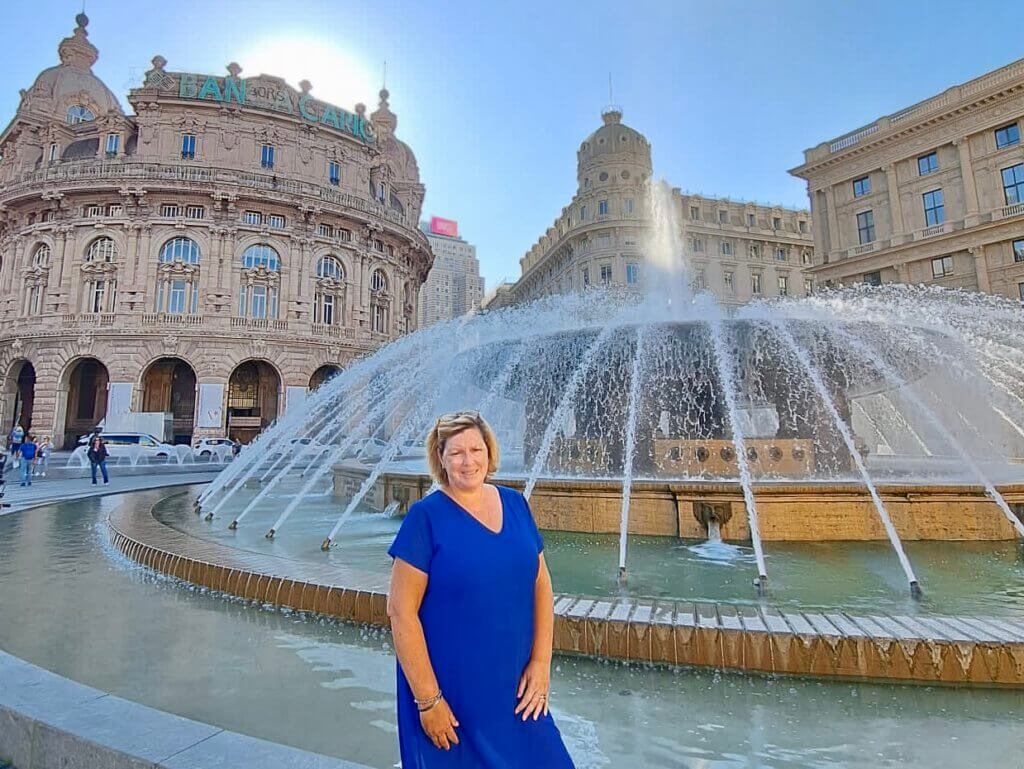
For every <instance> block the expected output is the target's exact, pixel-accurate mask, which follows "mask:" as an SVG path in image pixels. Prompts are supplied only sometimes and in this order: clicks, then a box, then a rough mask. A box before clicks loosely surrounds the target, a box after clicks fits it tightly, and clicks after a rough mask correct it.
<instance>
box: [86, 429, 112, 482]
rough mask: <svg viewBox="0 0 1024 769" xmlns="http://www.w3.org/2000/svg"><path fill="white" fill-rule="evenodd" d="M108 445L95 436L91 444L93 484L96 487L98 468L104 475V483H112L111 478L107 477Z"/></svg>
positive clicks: (90, 455)
mask: <svg viewBox="0 0 1024 769" xmlns="http://www.w3.org/2000/svg"><path fill="white" fill-rule="evenodd" d="M107 456H109V455H108V453H107V444H106V443H104V442H103V439H102V438H101V437H100V436H99V435H94V436H93V437H92V440H91V441H90V443H89V452H88V457H89V464H90V466H91V467H92V484H93V486H95V485H96V468H97V467H98V468H99V469H100V471H101V472H102V473H103V483H104V484H107V483H110V476H108V475H107Z"/></svg>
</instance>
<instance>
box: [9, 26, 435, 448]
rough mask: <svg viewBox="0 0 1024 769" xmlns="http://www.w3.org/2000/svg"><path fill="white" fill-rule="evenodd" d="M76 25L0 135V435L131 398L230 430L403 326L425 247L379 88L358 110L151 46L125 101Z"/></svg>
mask: <svg viewBox="0 0 1024 769" xmlns="http://www.w3.org/2000/svg"><path fill="white" fill-rule="evenodd" d="M76 20H77V27H76V29H75V30H74V32H73V34H72V35H71V36H70V37H68V38H66V39H65V40H63V41H62V42H61V43H60V46H59V48H58V53H59V57H60V64H59V65H57V66H54V67H50V68H49V69H46V70H44V71H43V72H42V73H41V74H40V75H39V76H38V77H37V78H36V80H35V82H34V83H33V84H32V85H31V87H29V88H28V89H27V90H24V91H22V92H21V94H22V96H21V102H20V105H19V107H18V110H17V114H16V115H15V116H14V118H13V119H12V121H11V122H10V124H9V125H8V126H7V127H6V128H5V129H4V130H3V132H2V133H0V154H2V161H0V321H2V326H0V328H2V331H0V378H2V379H0V391H2V393H3V395H2V397H0V420H2V421H0V424H2V425H3V429H4V430H5V431H9V430H10V429H11V427H12V425H13V424H15V423H16V422H20V423H21V424H22V425H23V426H24V427H25V428H26V429H31V430H32V431H33V432H35V433H37V434H40V435H43V434H49V435H52V436H54V441H55V443H56V444H57V445H58V446H64V445H68V444H70V443H72V442H73V441H74V439H75V437H76V436H77V435H80V434H81V433H84V432H86V431H88V430H89V429H91V428H92V427H93V426H94V425H95V424H96V423H97V422H99V421H100V420H101V419H104V418H105V417H113V416H121V415H124V414H126V413H129V412H139V411H146V412H164V413H171V414H173V423H174V427H173V433H174V439H175V440H177V441H182V442H183V441H190V440H192V439H193V438H195V437H199V436H217V435H230V436H232V437H237V438H239V439H241V440H243V441H245V440H249V439H250V438H252V437H253V436H254V435H255V434H256V433H258V432H259V431H260V430H261V429H263V428H264V427H265V426H266V425H267V424H269V423H270V422H271V421H272V420H273V419H275V418H276V417H277V416H278V415H280V414H281V413H283V412H284V411H285V410H286V409H291V408H295V407H297V406H298V405H300V404H301V403H302V402H303V400H304V399H305V398H306V395H307V392H308V391H309V390H310V389H311V388H313V387H316V386H317V385H318V384H320V383H321V382H323V381H324V379H325V378H327V377H329V376H331V375H332V374H333V373H335V372H337V371H338V370H339V369H340V368H342V367H344V366H345V365H346V364H347V363H348V362H349V361H351V360H352V359H353V358H355V357H357V356H360V355H363V354H365V353H367V352H369V351H371V350H373V349H375V348H377V347H378V346H380V345H382V344H384V343H386V342H388V341H389V340H391V339H394V338H395V337H397V336H398V335H401V334H405V333H407V332H409V331H412V330H414V329H415V327H416V305H417V295H418V292H419V288H420V285H421V284H422V282H423V281H424V280H425V279H426V276H427V273H428V272H429V270H430V266H431V262H432V254H431V251H430V247H429V244H428V243H427V239H426V237H425V236H424V234H423V233H422V232H421V231H420V229H419V227H418V222H419V217H420V211H421V207H422V204H423V197H424V187H423V185H422V184H421V183H420V180H419V170H418V167H417V164H416V158H415V156H414V154H413V152H412V150H411V149H410V148H409V147H408V146H407V145H406V144H404V143H403V142H401V141H399V140H398V139H397V138H396V136H395V130H396V127H397V122H398V121H397V117H396V116H395V114H394V113H393V112H391V110H390V108H389V105H388V96H389V95H388V93H387V91H381V93H380V104H379V106H378V108H377V109H376V110H375V111H374V112H372V113H370V114H367V112H366V108H365V107H364V106H363V105H361V104H360V105H356V107H355V108H354V110H352V111H349V110H345V109H342V108H340V107H337V106H335V105H331V104H328V103H326V102H322V101H320V100H318V99H316V98H314V97H313V96H312V93H311V85H310V83H309V82H308V81H303V82H302V83H300V84H299V89H298V90H297V89H295V88H293V87H291V86H290V85H288V84H287V83H285V82H284V81H283V80H281V79H279V78H276V77H271V76H264V75H260V76H258V77H250V78H242V77H240V72H241V68H240V67H239V66H238V65H237V64H233V63H232V64H230V65H228V67H227V72H226V73H224V74H223V75H203V74H196V73H190V72H182V71H171V70H169V69H167V61H166V60H165V59H164V58H163V57H160V56H157V57H155V58H154V59H153V65H152V69H150V70H149V71H148V72H146V74H145V80H144V82H143V84H142V86H141V87H139V88H135V89H133V90H131V91H130V92H129V94H128V103H129V104H130V106H131V107H132V108H133V110H134V114H127V113H125V112H124V111H123V110H122V109H121V106H120V104H119V102H118V99H117V97H116V96H115V95H114V94H113V93H112V92H111V91H110V89H108V88H107V87H106V85H104V84H103V83H102V82H101V81H100V80H99V79H98V78H97V77H96V76H95V75H94V74H93V72H92V66H93V64H94V63H95V61H96V59H97V57H98V55H99V53H98V51H97V49H96V48H95V47H94V46H93V45H92V44H91V43H90V42H89V40H88V33H87V31H86V26H87V24H88V19H87V18H86V16H85V15H84V14H80V15H79V16H78V17H77V19H76Z"/></svg>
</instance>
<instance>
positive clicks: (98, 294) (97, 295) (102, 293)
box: [89, 279, 107, 312]
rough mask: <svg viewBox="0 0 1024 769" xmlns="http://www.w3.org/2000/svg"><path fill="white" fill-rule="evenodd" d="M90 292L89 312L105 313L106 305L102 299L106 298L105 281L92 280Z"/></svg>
mask: <svg viewBox="0 0 1024 769" xmlns="http://www.w3.org/2000/svg"><path fill="white" fill-rule="evenodd" d="M91 288H92V290H91V291H90V292H89V312H106V309H107V308H106V305H105V304H104V301H103V300H104V299H106V296H107V281H105V280H102V279H101V280H94V281H93V282H92V284H91Z"/></svg>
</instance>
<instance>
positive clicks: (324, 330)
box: [313, 323, 356, 339]
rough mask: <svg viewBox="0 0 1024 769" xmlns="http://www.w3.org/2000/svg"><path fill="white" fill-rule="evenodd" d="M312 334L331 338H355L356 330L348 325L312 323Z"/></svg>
mask: <svg viewBox="0 0 1024 769" xmlns="http://www.w3.org/2000/svg"><path fill="white" fill-rule="evenodd" d="M313 336H317V337H325V336H326V337H331V338H332V339H355V338H356V330H355V329H354V328H352V327H350V326H336V325H334V324H327V323H314V324H313Z"/></svg>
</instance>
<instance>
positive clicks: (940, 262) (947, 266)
mask: <svg viewBox="0 0 1024 769" xmlns="http://www.w3.org/2000/svg"><path fill="white" fill-rule="evenodd" d="M952 274H953V257H952V256H940V257H939V258H938V259H932V277H933V278H945V277H947V276H949V275H952Z"/></svg>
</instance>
